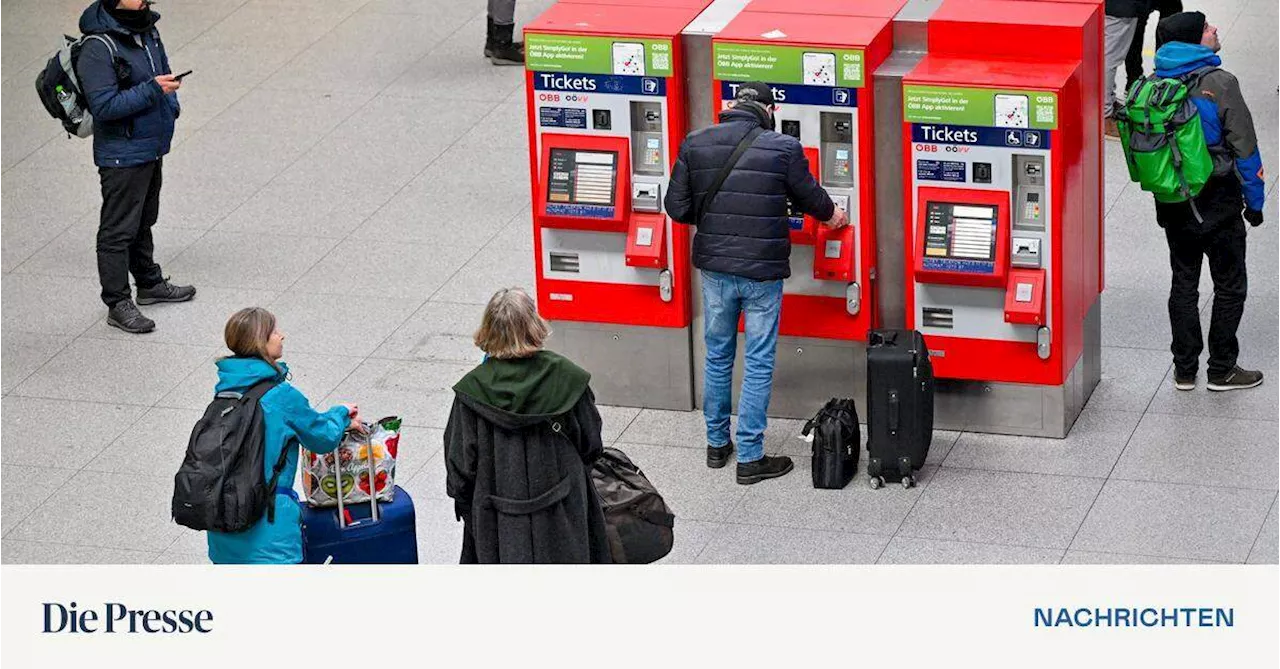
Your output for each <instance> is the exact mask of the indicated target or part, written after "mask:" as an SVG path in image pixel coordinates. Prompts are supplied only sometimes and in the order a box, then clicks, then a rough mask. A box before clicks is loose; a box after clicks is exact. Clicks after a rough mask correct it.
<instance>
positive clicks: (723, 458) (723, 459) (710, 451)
mask: <svg viewBox="0 0 1280 669" xmlns="http://www.w3.org/2000/svg"><path fill="white" fill-rule="evenodd" d="M732 455H733V442H732V441H730V442H729V443H727V444H725V445H724V446H711V445H710V444H708V445H707V466H708V467H710V468H712V469H720V468H721V467H724V466H725V465H727V464H729V457H730V456H732Z"/></svg>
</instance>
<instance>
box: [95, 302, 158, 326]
mask: <svg viewBox="0 0 1280 669" xmlns="http://www.w3.org/2000/svg"><path fill="white" fill-rule="evenodd" d="M107 325H110V326H111V327H113V328H120V329H121V330H124V331H125V332H128V333H129V334H143V333H146V332H151V331H152V330H154V329H156V322H155V321H153V320H151V319H150V318H147V317H146V316H143V315H142V312H141V311H138V306H137V305H135V304H134V303H133V300H120V301H119V302H116V303H115V305H114V306H112V307H111V308H110V309H108V310H107Z"/></svg>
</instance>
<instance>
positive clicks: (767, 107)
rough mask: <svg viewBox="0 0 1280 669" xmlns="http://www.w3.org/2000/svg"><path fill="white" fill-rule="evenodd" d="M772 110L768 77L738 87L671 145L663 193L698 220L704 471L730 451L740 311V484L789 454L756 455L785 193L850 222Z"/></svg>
mask: <svg viewBox="0 0 1280 669" xmlns="http://www.w3.org/2000/svg"><path fill="white" fill-rule="evenodd" d="M775 110H776V107H775V105H774V99H773V92H772V90H770V88H769V86H768V85H767V84H763V83H760V82H749V83H745V84H742V85H741V86H740V87H739V88H738V91H737V95H736V97H735V100H734V102H733V106H732V108H730V109H728V110H727V111H725V112H723V113H721V114H720V123H719V124H718V125H714V126H711V127H709V128H704V129H702V130H699V131H697V132H694V133H693V134H691V135H689V136H688V137H687V138H686V139H685V141H684V144H682V145H681V146H680V153H679V156H678V157H677V159H676V164H675V167H674V168H673V169H672V171H671V184H670V185H669V186H668V188H667V195H666V198H664V204H665V206H666V210H667V215H668V216H670V217H671V218H672V219H673V220H676V221H679V222H681V223H690V224H693V225H696V226H697V233H696V234H695V235H694V238H693V264H694V266H695V267H697V268H698V269H699V270H701V272H702V302H703V309H704V310H705V312H706V313H705V321H706V325H705V331H704V337H705V339H706V343H707V361H706V375H705V380H704V387H703V400H702V404H703V413H704V415H705V418H706V422H707V466H709V467H712V468H720V467H723V466H725V465H726V464H727V463H728V461H729V456H730V455H732V454H733V442H732V441H730V439H729V412H730V408H731V406H730V405H731V397H732V388H731V382H732V377H733V360H734V357H735V356H736V355H737V353H736V348H737V343H738V319H739V316H740V315H743V314H745V323H746V353H745V356H746V359H745V361H744V362H745V364H744V370H745V374H744V375H743V379H742V395H741V399H740V400H739V402H738V430H737V436H738V470H737V479H738V483H742V484H751V483H756V482H759V481H763V480H765V479H770V478H775V477H778V476H783V475H785V474H786V473H787V472H789V471H791V468H792V466H793V465H792V462H791V458H788V457H785V456H780V457H774V456H767V455H765V454H764V430H765V426H766V423H767V418H766V413H767V412H768V409H769V396H770V394H771V392H772V390H773V367H774V359H775V355H776V349H777V344H778V317H779V314H780V312H781V311H782V280H783V279H785V278H787V277H789V276H791V263H790V260H791V234H790V233H791V228H790V224H789V221H788V215H787V203H788V199H790V201H791V202H792V203H793V204H794V206H795V208H796V209H798V210H799V211H801V212H803V213H805V214H808V215H810V216H813V217H814V218H816V219H818V220H820V221H824V223H823V225H827V226H829V227H832V228H839V227H842V226H844V225H847V224H848V222H849V221H848V217H847V216H846V214H845V212H844V211H843V210H842V209H840V208H839V207H837V206H836V205H835V203H833V202H832V201H831V198H830V197H829V196H828V195H827V192H826V191H825V190H823V189H822V186H820V185H818V182H817V180H816V179H814V178H813V175H812V173H810V171H809V161H808V159H806V158H805V155H804V150H803V148H802V147H801V146H800V141H799V140H797V139H796V138H794V137H791V136H788V135H784V134H781V133H777V132H774V131H773V128H774V111H775ZM739 142H744V143H745V144H744V145H745V146H746V147H747V148H746V149H745V151H744V152H743V153H741V155H740V158H739V160H738V162H737V163H736V164H735V166H734V167H733V169H732V171H731V172H730V173H729V174H728V176H727V177H726V178H725V179H724V181H723V184H722V186H721V188H720V190H719V192H718V193H716V194H715V196H714V197H712V198H711V199H710V201H708V202H705V203H703V199H704V196H705V195H706V194H707V193H708V192H709V191H710V190H712V188H713V185H714V184H715V182H716V181H717V176H718V175H719V174H720V173H721V171H722V169H723V168H724V167H725V166H726V165H727V164H728V163H729V161H730V159H731V157H732V156H733V154H734V151H735V149H736V147H737V146H738V145H739ZM700 208H701V209H703V211H702V212H701V213H699V212H698V209H700Z"/></svg>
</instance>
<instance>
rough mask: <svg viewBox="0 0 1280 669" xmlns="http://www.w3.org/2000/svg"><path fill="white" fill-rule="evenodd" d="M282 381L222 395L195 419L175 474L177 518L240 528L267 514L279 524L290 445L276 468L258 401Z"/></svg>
mask: <svg viewBox="0 0 1280 669" xmlns="http://www.w3.org/2000/svg"><path fill="white" fill-rule="evenodd" d="M277 383H278V381H276V380H275V379H269V380H266V381H262V382H260V383H258V384H257V385H255V386H253V387H252V388H250V389H249V391H248V392H246V393H244V394H243V395H242V394H240V393H237V392H221V393H218V394H217V395H216V396H215V397H214V399H213V401H212V402H210V403H209V408H207V409H205V411H204V416H203V417H202V418H201V419H200V420H198V421H196V425H195V427H194V428H192V430H191V439H190V441H188V442H187V454H186V457H184V458H183V459H182V466H181V467H179V468H178V473H177V474H176V475H175V476H174V477H173V507H172V508H173V520H174V522H176V523H178V524H179V525H184V526H186V527H189V528H191V529H193V530H213V531H216V532H241V531H243V530H247V529H249V528H250V527H252V526H253V524H254V523H256V522H258V520H259V519H260V518H262V515H263V513H266V515H267V520H268V522H275V513H274V511H275V480H276V477H277V476H279V475H280V470H282V469H284V464H285V461H286V460H287V459H288V455H289V447H288V445H286V447H285V448H282V449H280V457H278V458H277V459H276V463H275V466H274V467H272V469H271V478H265V477H264V476H263V472H262V466H263V462H264V458H265V457H266V443H265V438H264V437H265V429H264V425H263V417H262V407H261V406H260V404H259V402H260V401H261V400H262V396H263V395H265V394H267V391H269V390H271V389H272V388H274V387H276V384H277Z"/></svg>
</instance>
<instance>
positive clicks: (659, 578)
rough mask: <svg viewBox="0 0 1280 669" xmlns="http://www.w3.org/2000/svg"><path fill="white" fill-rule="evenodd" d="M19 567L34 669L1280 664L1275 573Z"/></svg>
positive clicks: (6, 571)
mask: <svg viewBox="0 0 1280 669" xmlns="http://www.w3.org/2000/svg"><path fill="white" fill-rule="evenodd" d="M2 573H3V579H4V589H3V610H2V615H3V617H2V618H0V628H2V635H3V650H2V651H0V653H2V655H0V659H2V660H3V664H4V666H5V667H14V668H15V669H16V668H26V667H50V668H56V669H61V668H63V667H136V668H148V667H157V668H160V667H163V668H165V669H172V668H173V667H182V669H197V668H200V667H211V668H212V667H216V668H218V669H227V668H229V667H231V668H238V667H246V668H247V667H254V668H255V669H256V668H259V667H272V666H280V667H285V666H289V667H292V666H297V667H308V668H310V667H338V666H343V667H398V666H406V667H415V668H429V667H438V666H446V665H442V664H441V663H442V662H449V665H447V666H476V667H527V666H535V667H542V666H547V667H593V668H598V667H609V668H610V669H613V668H615V667H668V666H673V667H675V666H678V667H685V666H692V667H722V666H724V667H734V668H735V669H736V668H737V667H772V668H775V669H776V668H780V667H810V666H821V665H818V664H817V663H818V662H823V663H825V664H827V665H831V666H838V667H857V666H869V665H871V664H872V663H874V664H875V665H878V666H900V667H919V666H923V664H922V663H924V662H939V663H945V664H940V665H938V666H945V667H951V666H957V661H958V660H960V661H962V662H960V664H959V665H958V666H966V667H967V666H982V667H1018V668H1029V667H1035V668H1036V669H1044V668H1050V667H1064V668H1066V667H1069V668H1070V669H1079V668H1080V667H1082V666H1083V667H1122V666H1133V667H1161V668H1162V669H1167V668H1172V667H1197V668H1200V667H1206V666H1223V665H1233V666H1241V667H1276V666H1280V649H1278V647H1277V642H1276V630H1277V629H1280V616H1278V611H1280V601H1278V598H1280V578H1278V574H1280V569H1278V568H1277V567H1276V566H1213V567H1206V566H1142V567H1134V566H1051V567H1037V566H1025V567H1010V566H990V567H962V566H941V565H939V566H830V567H679V566H670V567H649V568H618V567H514V566H506V567H488V568H485V567H479V568H461V567H427V566H422V567H332V566H331V567H282V568H251V567H185V566H132V567H115V566H113V567H106V566H102V567H98V566H78V567H66V566H35V565H30V566H27V565H13V566H10V565H6V566H4V567H3V568H2Z"/></svg>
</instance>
